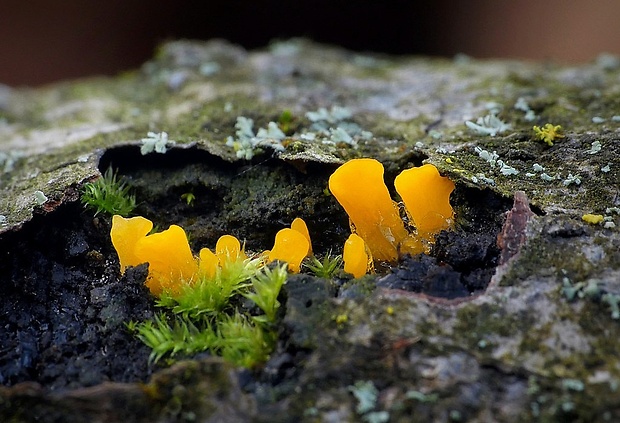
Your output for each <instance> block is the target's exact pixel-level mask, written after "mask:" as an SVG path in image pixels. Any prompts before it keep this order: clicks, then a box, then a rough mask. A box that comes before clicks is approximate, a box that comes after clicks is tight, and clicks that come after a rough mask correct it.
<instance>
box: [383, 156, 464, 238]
mask: <svg viewBox="0 0 620 423" xmlns="http://www.w3.org/2000/svg"><path fill="white" fill-rule="evenodd" d="M394 186H395V187H396V191H397V192H398V194H399V195H400V197H401V198H402V199H403V203H404V204H405V208H406V209H407V213H409V216H410V217H411V219H412V221H413V224H414V225H415V227H416V229H417V231H418V236H419V237H421V238H424V239H427V240H432V239H433V238H434V236H435V235H436V234H437V233H439V232H440V231H441V230H443V229H447V228H449V227H450V225H451V224H452V219H453V216H454V211H453V210H452V206H451V205H450V194H451V193H452V190H454V183H453V182H452V181H451V180H450V179H448V178H446V177H443V176H441V175H439V172H438V171H437V168H436V167H435V166H433V165H432V164H425V165H423V166H420V167H415V168H412V169H407V170H404V171H403V172H401V173H400V175H398V176H397V177H396V179H395V180H394Z"/></svg>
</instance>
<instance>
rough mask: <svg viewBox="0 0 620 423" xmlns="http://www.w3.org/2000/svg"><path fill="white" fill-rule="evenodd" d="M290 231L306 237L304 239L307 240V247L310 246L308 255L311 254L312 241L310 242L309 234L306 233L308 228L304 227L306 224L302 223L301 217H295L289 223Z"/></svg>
mask: <svg viewBox="0 0 620 423" xmlns="http://www.w3.org/2000/svg"><path fill="white" fill-rule="evenodd" d="M291 229H293V230H295V231H297V232H299V233H300V234H302V235H303V236H305V237H306V239H307V240H308V245H309V246H310V249H309V250H308V254H312V241H311V240H310V232H309V231H308V226H307V225H306V222H304V220H303V219H302V218H301V217H296V218H295V219H293V222H292V223H291Z"/></svg>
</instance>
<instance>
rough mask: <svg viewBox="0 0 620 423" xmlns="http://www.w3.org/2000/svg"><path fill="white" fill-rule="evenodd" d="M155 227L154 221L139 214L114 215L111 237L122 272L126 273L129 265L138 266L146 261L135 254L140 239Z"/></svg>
mask: <svg viewBox="0 0 620 423" xmlns="http://www.w3.org/2000/svg"><path fill="white" fill-rule="evenodd" d="M151 229H153V222H151V221H150V220H148V219H145V218H144V217H141V216H137V217H132V218H130V219H125V218H124V217H122V216H119V215H114V216H112V230H111V231H110V238H112V245H113V246H114V249H115V250H116V253H117V254H118V259H119V261H120V263H121V273H125V269H126V268H127V267H128V266H137V265H139V264H142V263H144V262H145V261H140V258H138V257H137V256H136V254H135V248H136V244H137V243H138V241H139V240H140V239H142V238H144V237H145V236H146V234H148V233H149V232H150V231H151Z"/></svg>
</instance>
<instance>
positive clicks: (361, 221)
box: [329, 159, 408, 262]
mask: <svg viewBox="0 0 620 423" xmlns="http://www.w3.org/2000/svg"><path fill="white" fill-rule="evenodd" d="M329 190H330V191H331V193H332V194H333V195H334V197H336V200H338V202H339V203H340V204H341V205H342V207H344V209H345V211H346V212H347V214H348V215H349V218H350V219H351V222H352V223H353V226H354V227H355V233H356V234H358V235H359V236H360V237H362V239H363V240H364V241H365V242H366V245H367V246H368V248H369V249H370V251H371V253H372V256H373V257H374V258H376V259H378V260H382V261H388V262H394V261H396V260H397V259H398V247H399V245H400V243H401V242H402V241H403V240H404V239H405V238H407V236H408V233H407V231H406V230H405V226H404V223H403V221H402V219H401V218H400V216H399V214H398V208H397V207H396V204H395V203H394V201H392V198H390V193H389V192H388V189H387V187H386V186H385V182H384V181H383V165H382V164H381V163H379V162H378V161H377V160H375V159H354V160H350V161H348V162H346V163H345V164H343V165H342V166H340V167H339V168H338V169H336V171H335V172H334V173H333V174H332V175H331V176H330V178H329Z"/></svg>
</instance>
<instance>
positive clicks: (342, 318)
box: [334, 314, 349, 325]
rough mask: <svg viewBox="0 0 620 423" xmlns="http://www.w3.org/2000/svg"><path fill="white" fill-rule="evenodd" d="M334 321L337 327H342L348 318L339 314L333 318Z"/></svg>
mask: <svg viewBox="0 0 620 423" xmlns="http://www.w3.org/2000/svg"><path fill="white" fill-rule="evenodd" d="M334 320H335V321H336V324H337V325H344V324H345V323H347V322H348V321H349V316H347V315H346V314H339V315H337V316H336V317H335V318H334Z"/></svg>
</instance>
